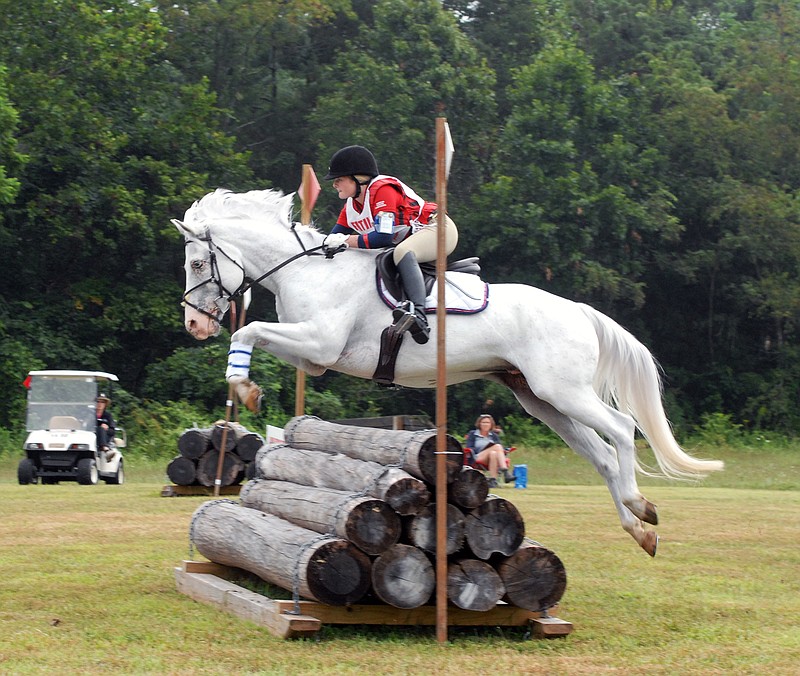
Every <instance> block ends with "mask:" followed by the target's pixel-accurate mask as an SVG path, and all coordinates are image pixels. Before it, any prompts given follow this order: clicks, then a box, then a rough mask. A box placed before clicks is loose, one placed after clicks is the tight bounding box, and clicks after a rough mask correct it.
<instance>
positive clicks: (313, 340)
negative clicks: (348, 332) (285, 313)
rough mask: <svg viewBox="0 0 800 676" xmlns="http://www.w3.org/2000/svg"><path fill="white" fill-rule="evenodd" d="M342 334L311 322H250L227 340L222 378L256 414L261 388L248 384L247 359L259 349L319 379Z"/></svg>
mask: <svg viewBox="0 0 800 676" xmlns="http://www.w3.org/2000/svg"><path fill="white" fill-rule="evenodd" d="M341 333H342V332H341V331H337V330H335V329H332V330H330V331H322V330H320V327H319V326H318V325H317V324H316V323H313V322H297V323H277V322H252V323H250V324H248V325H247V326H244V327H242V328H241V329H239V330H238V331H236V333H234V334H233V336H231V349H230V351H229V353H228V369H227V371H226V373H225V377H226V379H227V380H228V382H229V383H231V384H232V385H233V386H234V388H235V390H236V394H237V396H238V397H239V399H240V400H241V401H242V403H243V404H244V405H245V406H246V407H247V408H248V409H249V410H251V411H253V412H256V411H258V410H259V408H260V405H261V396H262V391H261V388H260V387H259V386H258V385H256V384H255V383H254V382H253V381H251V380H250V378H249V374H250V355H251V354H252V351H253V347H259V348H261V349H263V350H265V351H267V352H269V353H270V354H273V355H275V356H276V357H278V358H279V359H283V360H285V361H288V362H290V363H291V364H294V365H295V366H297V367H298V368H302V369H303V370H304V371H306V372H308V373H310V374H311V375H321V374H322V373H324V372H325V370H326V369H327V367H328V366H330V365H332V364H335V363H336V361H338V359H339V356H340V355H341V352H342V349H343V348H344V344H345V342H346V336H342V335H340V334H341Z"/></svg>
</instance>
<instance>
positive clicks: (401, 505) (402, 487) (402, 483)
mask: <svg viewBox="0 0 800 676" xmlns="http://www.w3.org/2000/svg"><path fill="white" fill-rule="evenodd" d="M384 499H385V500H386V502H387V503H388V504H389V506H390V507H391V508H392V509H394V511H396V512H397V513H398V514H401V515H402V516H408V515H409V514H419V512H420V511H421V510H423V509H424V508H425V506H426V505H427V504H428V503H429V502H430V499H431V494H430V491H429V490H428V489H427V487H426V486H425V484H424V483H423V482H422V481H420V480H419V479H415V478H413V477H408V478H407V479H400V480H399V481H396V482H395V483H394V484H392V486H391V488H389V490H388V491H386V497H385V498H384Z"/></svg>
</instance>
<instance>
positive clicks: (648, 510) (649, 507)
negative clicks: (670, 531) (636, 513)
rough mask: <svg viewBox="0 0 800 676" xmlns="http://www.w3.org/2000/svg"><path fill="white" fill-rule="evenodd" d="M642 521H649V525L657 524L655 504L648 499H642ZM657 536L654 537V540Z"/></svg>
mask: <svg viewBox="0 0 800 676" xmlns="http://www.w3.org/2000/svg"><path fill="white" fill-rule="evenodd" d="M641 518H642V521H644V522H645V523H649V524H650V525H651V526H657V525H658V510H657V509H656V506H655V505H654V504H653V503H652V502H650V501H649V500H645V501H644V516H642V517H641ZM657 540H658V538H657V537H656V541H657Z"/></svg>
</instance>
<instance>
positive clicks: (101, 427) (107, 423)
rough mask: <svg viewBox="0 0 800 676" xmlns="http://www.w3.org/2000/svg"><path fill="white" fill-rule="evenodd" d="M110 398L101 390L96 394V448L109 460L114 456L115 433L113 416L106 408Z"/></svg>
mask: <svg viewBox="0 0 800 676" xmlns="http://www.w3.org/2000/svg"><path fill="white" fill-rule="evenodd" d="M110 403H111V399H109V398H108V395H106V394H105V393H103V392H101V393H100V394H99V395H97V405H96V409H95V411H96V414H97V449H98V450H99V451H102V452H103V453H105V454H106V459H107V460H110V459H111V458H113V457H114V454H115V453H116V450H114V447H113V446H114V434H115V433H116V425H115V423H114V416H112V415H111V413H110V412H109V410H108V406H109V404H110Z"/></svg>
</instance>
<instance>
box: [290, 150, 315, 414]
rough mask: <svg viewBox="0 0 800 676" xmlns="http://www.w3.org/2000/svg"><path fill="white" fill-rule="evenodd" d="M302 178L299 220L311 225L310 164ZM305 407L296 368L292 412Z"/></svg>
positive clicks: (302, 380)
mask: <svg viewBox="0 0 800 676" xmlns="http://www.w3.org/2000/svg"><path fill="white" fill-rule="evenodd" d="M302 176H303V177H302V180H301V182H300V204H301V206H300V222H301V223H302V224H303V225H311V210H312V209H313V208H314V202H316V201H317V196H318V195H319V192H320V187H319V182H318V181H317V176H316V174H315V173H314V169H313V167H312V166H311V165H310V164H304V165H303V174H302ZM305 409H306V372H305V371H304V370H303V369H301V368H298V369H297V371H296V374H295V387H294V414H295V416H300V415H303V414H304V413H305Z"/></svg>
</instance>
